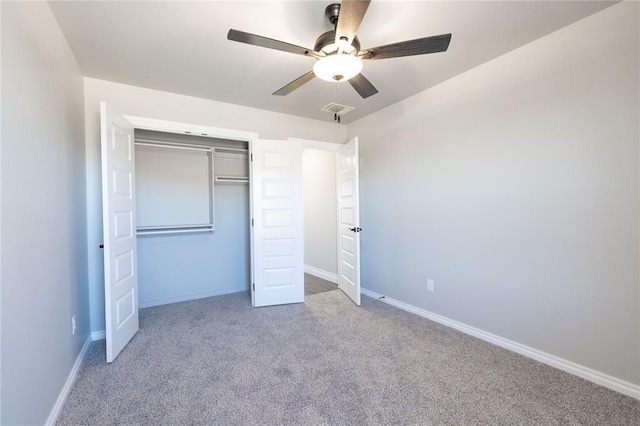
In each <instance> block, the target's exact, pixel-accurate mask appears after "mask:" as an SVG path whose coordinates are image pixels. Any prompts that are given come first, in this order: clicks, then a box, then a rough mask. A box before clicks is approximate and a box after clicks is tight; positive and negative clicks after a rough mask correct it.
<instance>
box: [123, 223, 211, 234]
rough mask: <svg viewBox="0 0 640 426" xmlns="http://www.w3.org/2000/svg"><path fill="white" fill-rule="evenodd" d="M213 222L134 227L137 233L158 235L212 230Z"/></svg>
mask: <svg viewBox="0 0 640 426" xmlns="http://www.w3.org/2000/svg"><path fill="white" fill-rule="evenodd" d="M213 231H215V227H214V226H213V224H204V225H171V226H145V227H140V228H137V229H136V234H137V235H158V234H178V233H180V234H186V233H193V232H213Z"/></svg>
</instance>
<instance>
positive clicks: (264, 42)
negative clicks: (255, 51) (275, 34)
mask: <svg viewBox="0 0 640 426" xmlns="http://www.w3.org/2000/svg"><path fill="white" fill-rule="evenodd" d="M227 39H228V40H232V41H239V42H240V43H246V44H252V45H254V46H259V47H266V48H267V49H274V50H280V51H283V52H289V53H295V54H298V55H303V56H309V54H310V53H311V52H313V51H312V50H311V49H307V48H305V47H300V46H296V45H295V44H290V43H285V42H284V41H280V40H274V39H272V38H268V37H262V36H259V35H255V34H250V33H245V32H244V31H238V30H234V29H231V30H229V33H228V34H227Z"/></svg>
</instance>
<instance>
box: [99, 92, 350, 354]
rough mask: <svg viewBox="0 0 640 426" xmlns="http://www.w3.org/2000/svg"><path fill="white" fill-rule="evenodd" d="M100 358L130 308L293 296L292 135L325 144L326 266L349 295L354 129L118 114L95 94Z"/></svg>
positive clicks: (298, 234)
mask: <svg viewBox="0 0 640 426" xmlns="http://www.w3.org/2000/svg"><path fill="white" fill-rule="evenodd" d="M100 139H101V156H102V211H103V237H104V240H103V241H104V243H103V246H102V248H103V249H104V283H105V287H104V289H105V292H104V296H105V323H106V327H105V328H106V330H105V334H106V352H107V362H112V361H113V360H114V359H115V357H116V356H117V355H118V353H119V352H120V351H121V350H122V349H123V348H124V347H125V346H126V344H127V343H128V342H129V341H130V340H131V338H132V337H133V336H134V335H135V333H136V332H137V331H138V329H139V316H138V309H139V308H140V307H148V306H154V305H161V304H166V303H174V302H180V301H186V300H191V299H199V298H204V297H210V296H216V295H221V294H226V293H234V292H241V291H246V290H251V291H250V293H251V303H252V305H253V306H254V307H259V306H271V305H279V304H287V303H300V302H303V301H304V254H303V252H304V240H303V222H304V220H303V216H304V215H303V213H304V212H303V206H304V203H303V187H302V181H303V173H302V147H303V145H304V146H305V147H308V148H319V149H327V150H329V151H333V152H335V153H336V198H337V200H336V207H337V218H338V223H337V229H336V232H337V245H338V247H337V250H338V254H337V257H338V265H337V278H338V282H339V288H340V289H341V290H343V291H344V292H345V293H346V295H347V296H349V297H350V298H351V299H352V300H353V301H354V303H356V304H357V305H359V304H360V280H359V232H360V231H361V228H359V227H358V223H359V219H358V217H359V214H358V192H359V191H358V141H357V138H354V139H352V140H351V141H349V142H347V143H346V144H344V145H340V144H327V143H325V142H317V141H306V140H300V139H294V138H289V139H287V140H269V139H260V138H259V137H258V134H257V133H251V132H244V131H238V130H231V129H223V128H216V127H209V126H200V125H192V124H184V123H178V122H170V121H164V120H157V119H153V118H145V117H135V116H124V115H122V114H120V113H119V112H118V111H117V109H116V108H114V107H113V106H110V105H108V104H107V103H106V102H101V103H100Z"/></svg>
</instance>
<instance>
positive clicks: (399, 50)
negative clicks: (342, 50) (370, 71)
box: [358, 34, 451, 59]
mask: <svg viewBox="0 0 640 426" xmlns="http://www.w3.org/2000/svg"><path fill="white" fill-rule="evenodd" d="M450 41H451V34H442V35H437V36H432V37H424V38H417V39H415V40H407V41H401V42H399V43H393V44H387V45H385V46H378V47H372V48H369V49H366V50H364V51H363V52H362V53H361V54H360V55H358V56H360V57H361V58H362V59H387V58H399V57H401V56H413V55H424V54H426V53H436V52H444V51H446V50H447V49H448V48H449V42H450Z"/></svg>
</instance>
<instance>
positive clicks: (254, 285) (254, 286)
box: [251, 283, 256, 291]
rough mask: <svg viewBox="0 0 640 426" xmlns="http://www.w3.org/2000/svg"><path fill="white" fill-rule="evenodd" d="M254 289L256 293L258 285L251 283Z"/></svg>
mask: <svg viewBox="0 0 640 426" xmlns="http://www.w3.org/2000/svg"><path fill="white" fill-rule="evenodd" d="M251 284H252V287H253V291H256V283H251Z"/></svg>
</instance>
